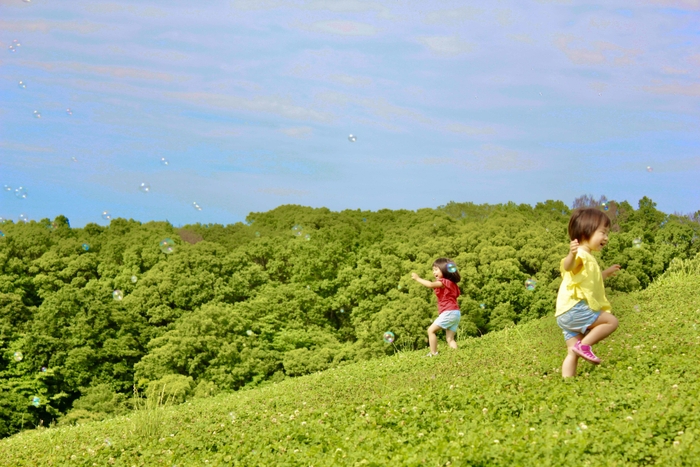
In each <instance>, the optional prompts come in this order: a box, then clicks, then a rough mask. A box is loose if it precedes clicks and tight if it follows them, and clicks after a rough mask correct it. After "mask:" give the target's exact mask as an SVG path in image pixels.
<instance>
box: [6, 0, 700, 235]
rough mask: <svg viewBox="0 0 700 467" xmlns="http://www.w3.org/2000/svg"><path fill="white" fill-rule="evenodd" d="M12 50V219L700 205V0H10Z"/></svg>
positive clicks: (198, 218)
mask: <svg viewBox="0 0 700 467" xmlns="http://www.w3.org/2000/svg"><path fill="white" fill-rule="evenodd" d="M13 41H17V42H19V43H20V44H21V45H20V46H15V44H16V43H15V42H13ZM0 46H1V49H0V95H1V96H2V99H1V106H0V187H3V186H4V185H8V186H9V187H11V188H12V190H11V191H4V190H3V191H2V192H0V217H4V218H6V219H14V220H17V219H18V217H19V215H20V214H25V215H26V216H27V217H29V218H30V219H41V218H44V217H49V218H53V217H55V216H56V215H59V214H64V215H66V216H67V217H68V218H69V219H70V220H71V224H72V225H73V226H76V227H78V226H83V225H85V224H86V223H88V222H97V223H101V224H105V223H106V222H107V221H105V220H103V219H102V218H101V213H102V212H103V211H105V210H106V211H109V212H110V214H111V215H112V217H125V218H134V219H138V220H141V221H149V220H164V219H168V220H169V221H170V222H172V223H173V224H175V225H180V224H185V223H194V222H203V223H209V222H217V223H224V224H227V223H233V222H238V221H242V220H243V219H244V218H245V216H246V215H247V214H248V213H249V212H257V211H267V210H269V209H273V208H275V207H276V206H279V205H281V204H301V205H306V206H313V207H321V206H325V207H328V208H330V209H332V210H343V209H357V208H361V209H369V210H377V209H382V208H390V209H400V208H403V209H418V208H422V207H435V206H438V205H441V204H446V203H447V202H449V201H457V202H465V201H471V202H475V203H503V202H508V201H514V202H516V203H528V204H533V205H534V204H535V203H537V202H539V201H545V200H547V199H560V200H562V201H564V202H566V203H567V204H569V205H570V204H571V203H572V201H573V199H574V198H575V197H577V196H579V195H582V194H589V193H590V194H593V195H595V196H600V195H605V196H607V197H608V199H615V200H628V201H630V202H632V203H633V204H636V202H637V200H639V199H640V198H641V197H642V196H649V197H651V198H652V199H653V200H654V201H656V202H657V204H658V207H659V208H660V209H661V210H663V211H666V212H674V211H679V212H691V211H693V212H694V211H697V210H699V209H700V189H699V188H698V187H699V186H700V182H699V178H700V177H699V176H700V1H699V0H648V1H635V2H631V1H628V2H621V1H614V0H613V1H605V2H603V1H601V2H586V3H583V2H573V1H571V2H567V1H564V0H561V1H546V0H539V1H529V0H528V1H521V2H515V1H489V2H468V3H467V2H463V1H457V2H449V1H440V2H424V1H415V2H414V1H404V0H398V1H396V0H393V1H387V2H373V1H359V0H334V1H320V0H316V1H300V0H297V1H291V0H255V1H217V0H213V1H210V2H185V1H181V0H174V1H173V0H169V1H168V2H165V1H159V2H155V1H151V2H149V1H147V0H146V1H138V2H135V1H134V2H126V1H113V2H109V1H105V2H101V1H89V2H88V1H80V0H78V1H75V0H71V1H68V0H52V1H49V0H31V1H29V2H27V1H26V0H0ZM10 46H12V47H14V48H15V51H14V52H13V51H12V50H11V49H10ZM20 81H22V82H23V84H24V86H25V87H21V86H20V85H19V84H18V83H19V82H20ZM67 109H70V111H71V114H69V113H68V112H67V111H66V110H67ZM35 110H36V111H38V112H39V113H40V114H41V117H40V118H36V117H35V116H34V115H33V112H34V111H35ZM350 134H353V135H356V137H357V141H355V142H350V141H349V140H348V135H350ZM73 158H75V161H74V160H73ZM161 158H166V159H167V161H168V165H167V166H165V165H162V164H161ZM647 167H651V168H652V171H651V172H649V171H647ZM144 182H145V183H148V184H149V185H150V187H151V189H150V192H148V193H143V192H141V191H140V190H139V185H140V184H141V183H144ZM19 186H22V187H24V188H25V190H26V193H27V196H26V198H18V197H16V196H15V193H14V191H15V189H16V188H17V187H19ZM193 202H196V203H198V204H199V205H200V206H201V208H202V209H201V211H200V210H196V209H194V208H193V207H192V203H193Z"/></svg>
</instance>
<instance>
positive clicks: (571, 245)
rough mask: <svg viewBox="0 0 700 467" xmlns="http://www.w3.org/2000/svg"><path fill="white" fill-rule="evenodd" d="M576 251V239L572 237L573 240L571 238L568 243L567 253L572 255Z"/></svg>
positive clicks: (574, 254)
mask: <svg viewBox="0 0 700 467" xmlns="http://www.w3.org/2000/svg"><path fill="white" fill-rule="evenodd" d="M577 252H578V240H576V239H573V240H571V243H569V254H570V255H572V256H576V253H577Z"/></svg>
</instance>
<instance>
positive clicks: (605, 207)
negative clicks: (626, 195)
mask: <svg viewBox="0 0 700 467" xmlns="http://www.w3.org/2000/svg"><path fill="white" fill-rule="evenodd" d="M600 207H601V208H602V209H603V211H607V210H609V209H610V205H609V204H608V203H603V204H601V205H600Z"/></svg>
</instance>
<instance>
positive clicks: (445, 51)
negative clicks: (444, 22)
mask: <svg viewBox="0 0 700 467" xmlns="http://www.w3.org/2000/svg"><path fill="white" fill-rule="evenodd" d="M417 40H418V42H420V43H421V44H423V45H424V46H426V47H427V48H428V49H430V51H432V52H434V53H435V54H437V55H442V56H446V57H453V56H456V55H461V54H464V53H468V52H471V51H473V50H474V44H472V43H470V42H466V41H463V40H462V39H460V38H459V37H457V36H424V37H419V38H418V39H417Z"/></svg>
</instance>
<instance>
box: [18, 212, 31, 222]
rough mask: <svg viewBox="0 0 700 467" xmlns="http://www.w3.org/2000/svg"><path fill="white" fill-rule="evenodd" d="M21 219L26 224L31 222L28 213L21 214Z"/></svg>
mask: <svg viewBox="0 0 700 467" xmlns="http://www.w3.org/2000/svg"><path fill="white" fill-rule="evenodd" d="M19 221H20V222H24V223H25V224H26V223H27V222H29V218H28V217H27V215H26V214H20V215H19Z"/></svg>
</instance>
